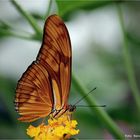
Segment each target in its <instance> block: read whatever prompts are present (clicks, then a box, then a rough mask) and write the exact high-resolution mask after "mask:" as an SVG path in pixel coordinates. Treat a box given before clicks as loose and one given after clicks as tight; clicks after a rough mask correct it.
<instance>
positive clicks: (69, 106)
mask: <svg viewBox="0 0 140 140" xmlns="http://www.w3.org/2000/svg"><path fill="white" fill-rule="evenodd" d="M67 110H68V111H69V112H74V111H75V110H76V106H75V105H68V106H67Z"/></svg>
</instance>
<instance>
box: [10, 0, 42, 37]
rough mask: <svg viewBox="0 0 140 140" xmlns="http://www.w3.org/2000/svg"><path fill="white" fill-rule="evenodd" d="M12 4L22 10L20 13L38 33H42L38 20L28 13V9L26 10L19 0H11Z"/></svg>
mask: <svg viewBox="0 0 140 140" xmlns="http://www.w3.org/2000/svg"><path fill="white" fill-rule="evenodd" d="M11 2H12V4H13V5H14V6H15V8H16V9H17V10H18V11H19V12H20V14H21V15H22V16H23V17H25V18H26V19H27V21H28V22H29V23H30V25H31V26H32V28H33V29H34V31H35V32H36V34H38V35H40V36H41V35H42V31H41V28H40V27H39V26H38V24H37V22H36V20H35V19H34V18H33V17H32V16H31V15H30V14H29V13H28V12H26V10H24V9H23V8H22V7H21V6H20V5H19V4H18V3H17V2H16V0H12V1H11Z"/></svg>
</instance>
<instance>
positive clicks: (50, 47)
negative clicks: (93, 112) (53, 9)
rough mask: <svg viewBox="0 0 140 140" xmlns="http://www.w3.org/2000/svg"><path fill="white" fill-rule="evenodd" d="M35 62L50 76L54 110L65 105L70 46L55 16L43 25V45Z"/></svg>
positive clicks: (69, 75)
mask: <svg viewBox="0 0 140 140" xmlns="http://www.w3.org/2000/svg"><path fill="white" fill-rule="evenodd" d="M37 60H38V61H39V62H40V63H41V64H42V65H43V66H44V67H45V68H46V69H47V70H48V72H49V73H50V75H51V82H52V88H53V93H54V94H53V95H54V99H55V108H56V109H57V110H59V109H61V108H62V107H63V106H65V105H66V104H67V99H68V94H69V90H70V83H71V44H70V38H69V34H68V31H67V28H66V26H65V24H64V23H63V21H62V20H61V19H60V18H59V17H58V16H56V15H53V16H50V17H49V18H48V20H47V21H46V23H45V28H44V37H43V45H42V48H41V50H40V52H39V55H38V58H37Z"/></svg>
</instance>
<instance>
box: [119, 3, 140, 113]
mask: <svg viewBox="0 0 140 140" xmlns="http://www.w3.org/2000/svg"><path fill="white" fill-rule="evenodd" d="M117 12H118V17H119V22H120V27H121V31H122V35H123V46H122V49H123V58H124V63H125V68H126V72H127V76H128V81H129V84H130V88H131V90H132V95H133V97H134V100H135V103H136V106H137V108H138V112H140V95H139V89H138V86H137V82H136V78H135V74H134V69H133V64H132V60H131V56H130V53H129V50H128V49H129V48H128V40H127V36H126V32H125V26H124V20H123V14H122V10H121V7H120V5H119V4H117Z"/></svg>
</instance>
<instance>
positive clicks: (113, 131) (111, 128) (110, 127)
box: [72, 74, 124, 139]
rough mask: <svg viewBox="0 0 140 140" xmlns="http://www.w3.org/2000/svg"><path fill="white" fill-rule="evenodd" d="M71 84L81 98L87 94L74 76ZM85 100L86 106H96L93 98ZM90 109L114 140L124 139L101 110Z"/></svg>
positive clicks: (114, 124)
mask: <svg viewBox="0 0 140 140" xmlns="http://www.w3.org/2000/svg"><path fill="white" fill-rule="evenodd" d="M72 84H73V85H74V87H75V89H76V90H77V91H78V92H79V93H80V94H81V95H82V96H85V95H86V94H87V93H88V91H87V90H86V89H85V88H84V86H83V85H82V84H81V82H80V81H79V80H78V79H77V77H76V76H75V75H74V74H73V75H72ZM85 100H86V102H87V103H88V105H90V106H91V105H93V106H97V102H96V101H95V99H94V98H90V97H89V96H87V97H86V98H85ZM90 109H91V110H92V111H93V112H95V113H96V115H97V116H98V118H99V119H100V120H101V121H102V122H103V123H104V124H105V125H106V127H107V128H108V130H109V131H110V132H111V134H113V135H114V137H115V138H117V139H124V134H123V132H122V131H121V130H120V128H119V127H118V126H117V125H116V123H115V122H114V121H113V120H112V119H111V118H110V117H109V115H108V114H107V113H106V112H105V111H104V110H103V109H102V108H99V107H95V108H92V107H91V108H90Z"/></svg>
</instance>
